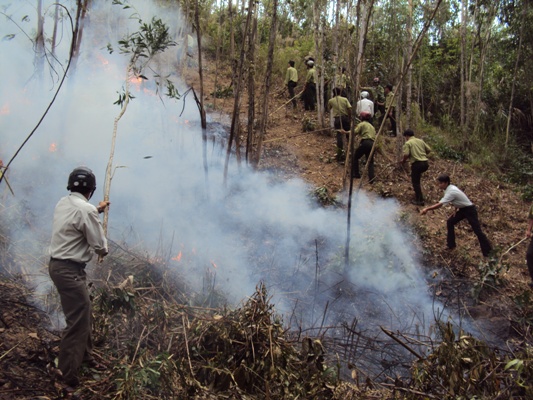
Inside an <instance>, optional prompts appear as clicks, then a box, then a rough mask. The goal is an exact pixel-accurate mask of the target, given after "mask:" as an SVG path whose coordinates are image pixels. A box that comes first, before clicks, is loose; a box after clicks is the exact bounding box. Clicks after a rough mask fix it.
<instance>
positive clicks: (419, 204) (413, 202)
mask: <svg viewBox="0 0 533 400" xmlns="http://www.w3.org/2000/svg"><path fill="white" fill-rule="evenodd" d="M411 204H414V205H415V206H424V205H425V203H424V202H423V201H417V200H412V201H411Z"/></svg>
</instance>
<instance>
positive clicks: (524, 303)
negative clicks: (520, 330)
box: [513, 290, 533, 327]
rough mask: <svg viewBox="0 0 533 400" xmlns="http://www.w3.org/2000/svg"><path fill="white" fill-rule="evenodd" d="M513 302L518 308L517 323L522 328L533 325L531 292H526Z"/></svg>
mask: <svg viewBox="0 0 533 400" xmlns="http://www.w3.org/2000/svg"><path fill="white" fill-rule="evenodd" d="M513 301H514V303H515V305H516V308H517V321H516V322H518V323H519V324H520V326H524V327H527V325H533V298H532V296H531V291H530V290H525V291H523V292H522V293H521V294H519V295H518V296H516V297H515V298H513Z"/></svg>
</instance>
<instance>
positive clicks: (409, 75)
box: [400, 0, 413, 132]
mask: <svg viewBox="0 0 533 400" xmlns="http://www.w3.org/2000/svg"><path fill="white" fill-rule="evenodd" d="M408 3H409V16H408V19H407V59H408V60H409V59H411V54H412V53H413V0H409V1H408ZM412 91H413V64H412V63H411V64H409V68H408V69H407V90H406V97H405V111H406V115H405V119H406V121H407V127H408V128H410V127H412V126H413V121H412V120H411V118H412V117H411V104H412ZM400 132H401V130H400Z"/></svg>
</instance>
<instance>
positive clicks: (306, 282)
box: [0, 0, 434, 328]
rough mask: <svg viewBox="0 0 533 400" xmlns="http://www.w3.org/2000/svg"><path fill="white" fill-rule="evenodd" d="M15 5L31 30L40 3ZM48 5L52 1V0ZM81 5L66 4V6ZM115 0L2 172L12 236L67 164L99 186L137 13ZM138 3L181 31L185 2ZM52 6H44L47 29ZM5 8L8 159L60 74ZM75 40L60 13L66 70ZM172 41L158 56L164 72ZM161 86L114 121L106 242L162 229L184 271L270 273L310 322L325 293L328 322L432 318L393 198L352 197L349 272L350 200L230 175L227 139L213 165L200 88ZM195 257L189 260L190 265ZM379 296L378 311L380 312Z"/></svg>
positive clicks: (92, 26) (238, 275)
mask: <svg viewBox="0 0 533 400" xmlns="http://www.w3.org/2000/svg"><path fill="white" fill-rule="evenodd" d="M9 3H10V2H8V1H5V0H2V1H0V4H1V5H2V7H3V8H2V9H3V10H4V12H5V13H6V14H8V15H10V16H11V18H12V19H13V21H16V22H17V23H18V24H19V25H20V26H22V27H23V28H24V29H25V30H26V33H28V34H29V35H30V36H31V35H32V34H33V33H34V31H35V26H36V18H35V10H34V9H33V8H32V5H33V3H32V5H30V3H29V2H11V5H10V6H9V7H7V6H8V4H9ZM43 3H45V8H46V7H50V5H51V4H52V1H44V2H43ZM74 3H75V2H74V1H72V2H70V3H69V4H70V7H71V8H72V7H73V4H74ZM110 3H111V2H109V1H108V2H102V1H101V2H99V3H97V4H99V5H98V8H96V7H95V8H94V9H92V10H91V12H90V15H89V20H88V24H87V25H86V26H85V27H84V36H83V42H82V49H81V54H80V59H79V60H78V62H77V68H76V71H75V75H74V73H73V72H71V75H70V76H69V77H68V78H67V81H66V85H65V86H64V87H63V88H62V90H61V92H60V94H59V96H58V98H57V101H56V103H55V104H54V105H53V106H52V108H51V110H50V112H49V114H48V115H47V116H46V118H45V119H44V122H43V123H42V124H41V126H40V127H39V129H38V130H37V131H36V133H35V135H34V136H33V137H32V138H31V140H30V141H29V142H28V143H27V145H26V146H25V147H24V148H23V149H22V151H21V153H20V154H19V155H18V157H17V158H16V159H15V161H14V162H13V163H12V165H11V167H10V171H9V174H8V177H9V179H10V183H11V186H12V187H13V190H14V192H15V194H16V196H15V197H12V196H11V195H10V194H9V193H8V192H7V190H6V186H5V184H2V187H0V193H1V196H2V197H1V198H2V202H3V203H4V205H5V208H4V211H3V212H4V213H5V212H7V211H5V210H8V209H9V207H10V205H13V204H19V203H20V202H22V203H24V205H25V207H27V208H28V210H29V211H30V213H31V227H30V228H31V229H28V230H25V231H24V232H21V231H17V232H11V234H12V235H13V238H14V239H15V240H21V239H22V238H26V240H29V241H31V238H32V235H35V234H36V233H35V232H39V235H40V236H44V237H47V236H49V234H50V228H51V222H52V214H53V210H54V206H55V204H56V202H57V201H58V200H59V198H60V197H62V196H64V195H66V194H67V191H66V181H67V177H68V174H69V172H70V171H71V170H72V169H73V168H74V167H76V166H78V165H86V166H88V167H90V168H91V169H93V171H94V172H95V175H96V177H97V182H98V189H97V192H96V194H95V195H94V199H93V202H97V201H98V200H100V199H101V197H102V191H101V189H102V188H103V181H104V173H105V168H106V165H107V160H108V157H109V149H110V144H111V134H112V130H113V121H114V118H115V117H116V116H117V114H118V112H119V108H118V107H117V106H116V105H113V102H114V101H116V99H117V96H118V95H117V92H119V91H121V87H122V86H123V85H124V79H125V71H126V63H127V57H126V56H124V55H120V54H117V52H115V53H113V54H112V55H110V54H109V53H108V52H107V51H106V49H105V46H106V45H107V43H108V42H111V43H112V44H113V45H115V46H116V43H117V40H118V39H120V38H121V37H122V36H123V35H125V34H126V33H128V32H132V31H134V30H135V29H136V26H135V24H136V22H135V21H134V20H130V19H128V16H129V15H130V14H131V11H130V10H122V9H121V8H120V7H117V6H111V4H110ZM133 3H134V4H135V6H136V7H138V8H137V9H138V10H139V13H140V14H141V15H142V17H143V20H146V21H148V20H150V19H151V17H152V15H157V16H159V17H162V18H163V20H164V21H165V22H166V23H168V24H169V25H170V26H171V27H172V31H173V32H178V31H179V30H180V29H181V27H182V24H183V22H182V19H181V18H180V16H179V14H178V13H177V12H176V13H175V14H172V13H169V12H167V11H165V12H161V10H158V9H157V8H156V7H155V6H149V5H150V3H149V2H148V1H137V2H133ZM51 14H53V13H52V12H51V9H48V12H47V17H46V19H45V30H46V34H47V36H48V37H50V35H51V29H52V19H51V18H50V15H51ZM25 15H28V16H29V21H27V22H26V21H25V19H24V18H23V17H24V16H25ZM1 18H2V24H1V25H0V37H5V36H6V35H9V34H11V33H15V34H16V37H15V38H14V39H12V40H2V41H1V42H0V46H1V51H2V57H1V58H0V74H1V75H0V76H2V85H0V110H3V111H1V117H0V118H1V119H0V132H1V133H0V134H1V139H0V158H2V159H3V160H4V162H7V160H8V159H9V158H11V156H12V155H13V154H14V152H15V151H16V150H17V148H18V147H19V146H20V144H21V143H22V141H23V140H24V139H25V138H26V136H27V135H28V134H29V132H30V131H31V130H32V129H33V127H34V126H35V125H36V123H37V121H38V120H39V118H40V117H41V115H42V114H43V112H44V110H45V108H46V106H47V105H48V104H49V102H50V101H51V99H52V96H53V93H54V91H55V89H56V88H57V85H58V79H57V77H56V76H54V75H53V74H51V73H50V72H49V71H50V70H49V68H48V67H46V71H45V73H44V74H43V77H42V79H41V80H37V79H35V75H34V66H33V59H34V52H33V49H32V44H31V42H30V41H29V40H28V38H27V37H25V35H24V34H22V33H21V32H20V31H19V30H18V28H17V27H16V25H15V24H14V23H13V22H11V21H9V20H8V19H7V18H5V17H4V16H1ZM170 18H172V19H170ZM21 21H24V22H21ZM69 45H70V34H69V33H68V28H67V24H66V23H64V25H63V28H62V39H61V45H60V48H59V49H58V51H57V54H58V59H59V60H60V61H61V62H62V66H63V68H64V66H65V65H66V64H65V62H66V58H67V55H68V48H69ZM177 51H178V49H174V50H172V51H171V52H170V53H169V55H168V57H167V58H165V59H162V60H161V62H160V65H163V66H166V67H167V68H169V71H168V72H172V68H173V67H174V61H175V59H176V54H177ZM55 67H56V69H58V71H61V67H59V66H58V65H56V66H55ZM173 79H174V81H175V83H176V84H177V86H178V87H179V89H180V91H181V92H184V91H185V90H186V87H185V84H184V83H183V82H180V81H179V80H178V79H179V77H177V76H175V73H174V76H173ZM153 89H154V86H153V84H152V82H151V81H148V82H147V83H145V84H143V86H141V87H139V88H135V87H133V88H132V90H133V94H134V96H135V99H134V100H133V101H132V102H131V103H130V106H129V108H128V110H127V112H126V114H125V115H124V117H123V118H122V119H121V120H120V122H119V126H118V139H117V147H116V153H115V159H114V165H115V166H120V167H124V168H117V169H116V171H115V175H114V178H113V182H112V188H111V202H112V205H111V212H110V221H109V226H110V230H109V236H110V238H111V239H113V240H115V241H118V242H120V241H122V240H136V241H141V242H142V245H143V248H146V249H155V248H156V247H157V246H158V242H159V241H160V240H161V238H164V240H166V241H167V243H164V244H165V245H166V246H169V247H170V246H171V247H172V249H174V253H175V254H177V253H178V252H182V254H183V260H182V261H181V262H180V261H172V263H173V266H174V267H175V268H176V269H177V270H180V271H181V272H183V275H184V276H186V277H187V279H190V281H191V282H192V283H199V282H201V279H202V276H203V275H204V271H205V269H206V268H207V269H212V270H213V272H214V273H216V276H217V284H218V285H220V287H221V289H222V290H223V291H224V292H226V293H228V294H230V295H231V296H232V298H233V300H234V301H239V300H241V299H244V298H246V296H249V295H250V294H252V293H253V292H254V289H255V286H256V284H257V283H258V282H259V281H260V280H264V282H265V283H266V284H267V287H268V288H269V290H270V292H271V294H272V295H273V296H274V299H275V302H276V307H277V308H278V309H279V310H280V311H282V312H284V313H286V315H288V314H290V313H291V310H292V311H293V312H294V313H295V314H297V315H298V318H301V320H303V321H304V322H305V323H308V324H316V323H317V321H319V320H320V319H321V318H322V310H323V309H324V307H325V304H326V302H329V303H330V304H331V307H330V309H329V311H328V315H327V319H328V320H331V321H333V322H336V321H337V320H338V319H339V318H346V319H347V320H349V319H352V318H354V317H357V318H360V319H361V320H365V321H366V323H367V324H368V325H375V326H378V325H380V324H385V325H387V326H389V327H399V326H401V325H405V326H407V327H408V326H409V325H410V324H411V323H413V321H414V320H416V321H417V323H420V321H424V322H423V323H422V325H423V326H426V328H427V326H428V325H427V324H428V323H430V322H432V318H433V309H434V305H433V301H432V298H431V296H430V294H429V290H428V287H427V282H426V278H425V274H424V272H423V270H422V268H421V266H420V264H419V261H418V258H419V255H418V252H417V250H416V246H415V243H414V241H415V240H416V239H415V238H414V237H413V235H411V234H410V233H409V232H407V231H406V230H405V228H404V227H403V226H402V224H401V222H400V221H399V213H400V209H399V207H398V204H397V203H396V202H395V201H393V200H383V199H371V198H370V197H368V196H367V195H366V194H365V193H361V194H359V195H358V197H357V201H356V203H355V206H354V209H353V216H352V231H351V235H352V236H351V243H352V246H351V264H350V268H349V270H348V271H347V273H344V265H343V260H342V256H343V254H344V242H345V236H346V212H345V211H343V210H339V209H323V208H320V207H317V206H316V205H314V204H313V203H312V202H311V201H310V199H309V196H308V190H309V187H308V186H307V185H306V184H305V183H304V182H303V181H301V180H291V181H288V182H283V183H274V180H273V179H272V177H271V176H269V175H268V174H267V173H257V172H254V171H252V170H251V169H249V168H248V167H246V166H245V165H242V166H240V167H239V166H238V165H237V164H236V162H235V160H234V157H232V161H231V164H230V167H229V171H230V172H229V179H228V184H227V186H224V185H223V165H224V157H225V149H224V148H223V147H221V146H220V145H218V144H215V145H212V144H209V145H208V147H207V148H208V151H207V163H208V167H209V171H208V175H207V176H206V175H205V173H204V166H203V158H202V154H203V142H202V135H201V130H200V127H199V113H198V109H197V107H196V104H195V103H194V101H193V99H192V98H191V97H190V96H189V97H188V98H187V99H186V101H185V109H184V112H183V115H180V113H181V110H182V107H183V101H178V102H176V101H173V100H167V99H164V103H163V102H162V101H161V99H160V98H159V97H158V96H156V95H154V92H153ZM51 150H53V151H51ZM129 232H134V233H135V235H136V237H135V238H133V237H132V236H131V235H130V234H129ZM171 238H174V242H172V243H171ZM130 244H131V245H132V246H137V243H135V242H133V243H130ZM45 254H46V248H41V249H37V250H36V254H35V256H36V257H37V258H39V259H44V260H46V257H45ZM193 258H194V260H195V262H194V263H187V262H185V260H187V259H193ZM215 265H216V266H215ZM36 267H38V266H36ZM26 268H28V266H26ZM346 279H348V280H346ZM341 281H342V282H343V284H342V285H340V286H342V287H343V288H344V289H342V290H344V293H345V291H346V285H347V286H348V287H349V288H350V291H352V294H351V295H350V296H346V297H345V296H344V295H342V293H343V292H342V291H341V292H339V291H338V288H339V282H341ZM315 289H317V293H316V296H315V300H314V303H313V304H311V303H310V300H309V299H310V298H312V297H313V296H310V295H308V294H307V293H308V292H309V291H314V290H315ZM361 297H363V298H364V299H362V298H361ZM361 300H363V301H361ZM297 303H298V304H299V305H298V306H297V305H295V304H297ZM362 304H366V306H365V307H366V308H362V306H361V305H362ZM372 307H374V310H379V312H377V311H376V313H374V316H373V317H372V313H371V312H370V311H371V310H370V309H372ZM378 314H379V315H378ZM378 317H379V319H378ZM373 318H375V319H374V320H373Z"/></svg>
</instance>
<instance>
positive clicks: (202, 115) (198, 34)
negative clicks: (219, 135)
mask: <svg viewBox="0 0 533 400" xmlns="http://www.w3.org/2000/svg"><path fill="white" fill-rule="evenodd" d="M194 19H195V22H196V41H197V42H198V75H199V77H200V119H201V124H202V130H203V135H205V130H206V129H207V121H206V117H205V108H204V73H203V71H202V34H201V32H200V11H199V6H198V0H196V7H195V17H194ZM205 139H207V137H206V138H205Z"/></svg>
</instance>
